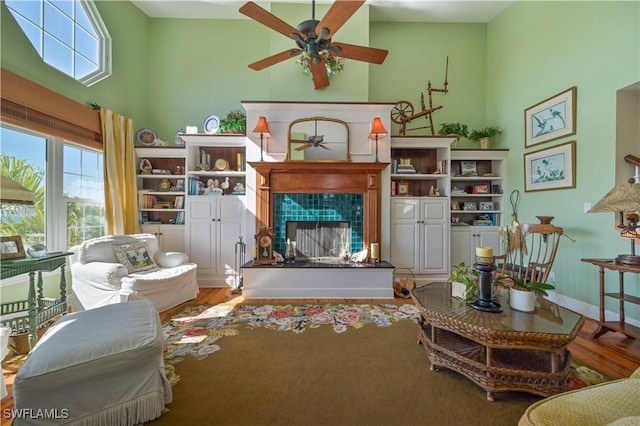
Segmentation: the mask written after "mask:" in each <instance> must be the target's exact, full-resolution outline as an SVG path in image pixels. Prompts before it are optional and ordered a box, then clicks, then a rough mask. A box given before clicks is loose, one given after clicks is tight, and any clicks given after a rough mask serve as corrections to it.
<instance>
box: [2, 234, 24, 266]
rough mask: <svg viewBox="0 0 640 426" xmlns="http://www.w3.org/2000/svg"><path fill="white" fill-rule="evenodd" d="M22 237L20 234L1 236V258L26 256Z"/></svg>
mask: <svg viewBox="0 0 640 426" xmlns="http://www.w3.org/2000/svg"><path fill="white" fill-rule="evenodd" d="M26 256H27V255H26V253H25V252H24V247H23V245H22V238H21V237H20V236H19V235H13V236H7V237H5V236H2V237H0V260H6V259H18V258H21V257H26Z"/></svg>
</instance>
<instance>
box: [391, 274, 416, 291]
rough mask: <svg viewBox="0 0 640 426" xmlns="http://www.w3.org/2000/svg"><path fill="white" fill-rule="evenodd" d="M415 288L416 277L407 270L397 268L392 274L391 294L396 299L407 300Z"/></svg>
mask: <svg viewBox="0 0 640 426" xmlns="http://www.w3.org/2000/svg"><path fill="white" fill-rule="evenodd" d="M414 288H416V277H415V275H413V271H412V270H411V269H409V268H397V269H396V270H395V271H394V272H393V293H394V294H395V295H396V297H401V298H403V299H408V298H409V297H411V290H413V289H414Z"/></svg>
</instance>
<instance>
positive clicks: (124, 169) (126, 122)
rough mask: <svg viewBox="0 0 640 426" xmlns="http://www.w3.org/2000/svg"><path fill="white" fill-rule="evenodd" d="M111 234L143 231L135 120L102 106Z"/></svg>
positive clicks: (109, 232) (107, 212) (105, 174)
mask: <svg viewBox="0 0 640 426" xmlns="http://www.w3.org/2000/svg"><path fill="white" fill-rule="evenodd" d="M100 120H101V123H102V142H103V149H102V152H103V154H104V193H105V216H106V221H107V234H111V235H113V234H135V233H137V232H139V229H140V226H139V225H138V197H137V192H136V164H135V163H136V161H135V150H134V140H133V120H132V119H130V118H127V117H124V116H122V115H119V114H116V113H115V112H113V111H109V110H108V109H106V108H100Z"/></svg>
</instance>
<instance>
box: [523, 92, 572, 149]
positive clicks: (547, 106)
mask: <svg viewBox="0 0 640 426" xmlns="http://www.w3.org/2000/svg"><path fill="white" fill-rule="evenodd" d="M576 96H577V88H576V87H575V86H574V87H571V88H569V89H568V90H565V91H564V92H561V93H558V94H557V95H554V96H552V97H550V98H548V99H545V100H544V101H542V102H539V103H537V104H535V105H534V106H532V107H529V108H527V109H525V110H524V133H525V135H524V146H525V147H526V148H529V147H531V146H534V145H538V144H541V143H543V142H549V141H552V140H556V139H559V138H562V137H565V136H571V135H575V134H576Z"/></svg>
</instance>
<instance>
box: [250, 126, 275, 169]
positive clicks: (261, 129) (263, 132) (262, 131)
mask: <svg viewBox="0 0 640 426" xmlns="http://www.w3.org/2000/svg"><path fill="white" fill-rule="evenodd" d="M253 133H254V134H256V135H260V161H263V159H262V153H263V152H264V148H263V147H264V137H265V136H266V137H268V138H270V137H271V132H270V131H269V126H268V125H267V118H266V117H260V118H258V124H256V128H255V129H253Z"/></svg>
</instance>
